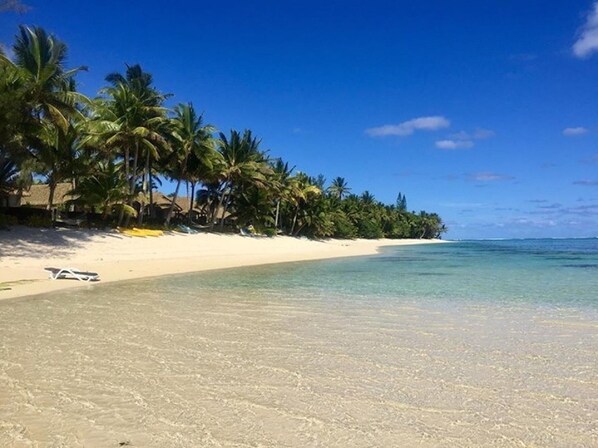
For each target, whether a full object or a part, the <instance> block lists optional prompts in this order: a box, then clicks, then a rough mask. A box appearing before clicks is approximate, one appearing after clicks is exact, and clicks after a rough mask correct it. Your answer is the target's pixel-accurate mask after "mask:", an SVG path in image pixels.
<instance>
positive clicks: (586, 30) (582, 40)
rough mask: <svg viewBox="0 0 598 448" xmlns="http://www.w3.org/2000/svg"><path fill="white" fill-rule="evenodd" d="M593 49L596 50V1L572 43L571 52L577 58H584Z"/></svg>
mask: <svg viewBox="0 0 598 448" xmlns="http://www.w3.org/2000/svg"><path fill="white" fill-rule="evenodd" d="M595 51H598V1H596V2H595V3H594V6H593V7H592V11H590V13H589V14H588V17H587V19H586V23H585V24H584V25H583V27H582V28H581V30H580V33H579V37H578V38H577V41H575V43H574V44H573V54H574V55H575V56H577V57H578V58H586V57H588V56H590V55H591V54H592V53H594V52H595Z"/></svg>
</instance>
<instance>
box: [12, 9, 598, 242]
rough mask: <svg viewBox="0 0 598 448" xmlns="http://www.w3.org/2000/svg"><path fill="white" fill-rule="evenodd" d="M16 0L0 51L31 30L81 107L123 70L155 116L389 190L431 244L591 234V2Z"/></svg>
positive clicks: (359, 185)
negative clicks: (147, 96) (435, 216)
mask: <svg viewBox="0 0 598 448" xmlns="http://www.w3.org/2000/svg"><path fill="white" fill-rule="evenodd" d="M25 3H27V4H29V5H30V6H31V7H32V9H31V10H30V11H29V12H28V13H26V14H23V15H18V14H14V13H3V14H0V42H4V43H10V42H12V40H13V36H14V34H15V33H16V31H17V25H18V24H20V23H25V24H29V25H39V26H43V27H44V28H46V29H47V30H49V31H51V32H53V33H54V34H56V35H57V36H58V37H59V38H61V39H62V40H64V41H65V42H66V43H67V44H68V45H69V49H70V56H69V66H77V65H87V66H89V72H87V73H85V74H83V75H81V76H80V78H79V81H80V86H81V89H82V90H83V91H84V92H85V93H87V94H89V95H94V94H95V93H96V92H97V90H98V89H99V88H100V87H101V86H103V85H104V80H103V78H104V77H105V75H106V74H107V73H109V72H113V71H122V70H123V69H124V65H125V63H129V64H133V63H140V64H141V65H142V66H143V67H144V69H146V70H147V71H150V72H151V73H153V74H154V78H155V82H156V85H157V87H158V88H159V89H160V90H162V91H163V92H169V93H173V94H174V97H173V99H172V103H173V104H174V103H176V102H187V101H192V102H193V103H194V105H195V106H196V107H197V108H199V109H201V110H203V111H205V117H206V120H207V121H208V122H210V123H213V124H214V125H216V126H217V127H218V128H219V129H221V130H223V131H225V132H228V130H229V129H231V128H235V129H244V128H250V129H252V130H253V131H254V132H255V133H256V134H257V135H259V136H260V137H261V138H262V141H263V147H264V148H267V149H269V150H270V152H271V154H272V155H273V156H280V157H283V158H284V159H285V160H288V161H290V162H291V164H292V165H296V167H297V169H298V170H301V171H305V172H307V173H309V174H312V175H316V174H319V173H322V174H324V175H325V176H326V178H328V179H329V180H330V179H332V178H333V177H336V176H343V177H345V178H346V179H347V180H348V182H349V184H350V186H351V187H352V189H353V192H354V193H361V192H362V191H363V190H366V189H367V190H369V191H370V192H372V193H373V194H374V195H375V196H376V198H378V199H379V200H381V201H384V202H394V201H395V198H396V196H397V194H398V193H399V192H403V193H405V194H406V196H407V200H408V207H409V208H410V209H413V210H416V211H419V210H422V209H425V210H427V211H436V212H437V213H439V214H440V215H441V216H442V217H443V219H444V220H445V222H446V223H447V225H448V227H449V229H450V231H449V233H448V234H447V237H448V238H495V237H581V236H598V114H597V106H598V82H596V80H597V79H598V77H597V75H598V2H594V1H592V0H583V1H582V0H579V1H578V0H570V1H567V2H564V1H562V0H561V1H556V0H555V1H551V0H543V1H539V0H525V1H521V0H495V1H494V0H488V1H484V2H472V1H460V0H455V1H451V2H447V1H445V0H430V1H426V2H413V1H398V0H397V1H377V0H371V1H368V2H363V1H361V0H349V1H347V0H345V1H332V0H331V1H326V2H322V1H292V0H289V1H274V0H270V1H265V0H254V1H251V2H247V1H240V0H239V1H211V2H204V1H197V2H191V1H176V0H175V1H172V2H168V3H167V2H158V1H144V2H141V1H131V2H122V1H102V2H81V1H78V0H77V1H75V0H69V1H60V0H57V1H54V2H47V1H41V0H36V1H34V0H29V1H25ZM165 189H166V190H168V187H166V188H165Z"/></svg>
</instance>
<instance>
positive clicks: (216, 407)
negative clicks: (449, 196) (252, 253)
mask: <svg viewBox="0 0 598 448" xmlns="http://www.w3.org/2000/svg"><path fill="white" fill-rule="evenodd" d="M597 422H598V239H570V240H569V239H562V240H558V239H554V240H551V239H545V240H500V241H498V240H497V241H461V242H454V243H448V244H439V245H421V246H402V247H396V248H392V247H389V248H385V249H384V250H383V251H382V252H381V253H380V254H379V255H376V256H371V257H357V258H346V259H337V260H327V261H315V262H302V263H287V264H278V265H266V266H258V267H250V268H242V269H230V270H222V271H213V272H203V273H195V274H186V275H179V276H170V277H162V278H154V279H145V280H136V281H127V282H120V283H115V284H106V285H99V286H93V287H90V288H89V289H78V290H68V291H61V292H57V293H53V294H47V295H44V296H37V297H31V298H24V299H19V300H8V301H4V302H0V446H34V445H35V446H68V447H79V446H81V447H82V446H115V447H116V446H152V447H154V446H155V447H181V446H189V447H196V446H201V447H204V446H222V447H248V446H251V447H258V446H259V447H280V446H285V447H307V446H314V447H315V446H321V447H349V446H350V447H373V446H376V447H395V446H406V447H410V446H421V447H455V446H460V447H480V446H488V447H510V446H513V447H519V446H542V447H571V446H575V447H593V446H598V423H597ZM36 444H37V445H36Z"/></svg>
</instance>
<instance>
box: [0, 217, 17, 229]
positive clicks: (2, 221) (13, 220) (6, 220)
mask: <svg viewBox="0 0 598 448" xmlns="http://www.w3.org/2000/svg"><path fill="white" fill-rule="evenodd" d="M18 222H19V220H18V219H17V217H16V216H12V215H2V214H0V229H8V228H9V227H10V226H14V225H17V224H18Z"/></svg>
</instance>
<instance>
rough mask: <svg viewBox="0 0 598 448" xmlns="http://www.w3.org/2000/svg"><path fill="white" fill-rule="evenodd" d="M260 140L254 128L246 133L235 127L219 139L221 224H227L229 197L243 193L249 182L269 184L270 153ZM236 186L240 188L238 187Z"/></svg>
mask: <svg viewBox="0 0 598 448" xmlns="http://www.w3.org/2000/svg"><path fill="white" fill-rule="evenodd" d="M259 145H260V140H258V139H257V138H255V137H254V136H253V135H252V133H251V131H249V130H245V131H244V132H243V134H240V133H239V132H238V131H234V130H232V131H231V132H230V137H227V136H226V135H224V134H223V133H222V132H221V133H220V139H219V141H218V150H219V153H220V156H221V157H220V161H219V163H218V164H219V168H218V170H219V177H220V179H221V183H222V187H221V191H222V193H221V196H220V202H219V204H218V209H219V210H222V216H221V219H220V226H221V227H223V226H224V218H225V215H226V212H227V210H228V208H229V203H228V202H229V199H230V198H231V197H232V195H233V193H242V192H243V187H244V186H245V185H248V184H249V185H254V186H258V187H263V186H266V184H267V182H268V178H267V175H268V174H270V173H271V172H272V169H271V168H270V166H269V165H268V164H267V159H266V156H265V154H264V153H263V152H261V151H260V149H259ZM234 190H236V191H234Z"/></svg>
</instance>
